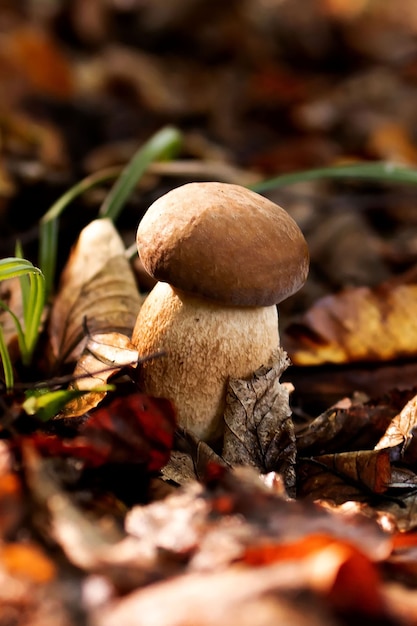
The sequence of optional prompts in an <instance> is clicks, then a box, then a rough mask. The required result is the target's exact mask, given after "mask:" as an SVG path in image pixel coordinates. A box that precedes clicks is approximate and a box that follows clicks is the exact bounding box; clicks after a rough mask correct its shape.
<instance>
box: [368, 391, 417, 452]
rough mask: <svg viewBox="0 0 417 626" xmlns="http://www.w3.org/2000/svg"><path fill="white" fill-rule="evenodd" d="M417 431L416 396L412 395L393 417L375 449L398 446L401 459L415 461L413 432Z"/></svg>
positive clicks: (415, 449)
mask: <svg viewBox="0 0 417 626" xmlns="http://www.w3.org/2000/svg"><path fill="white" fill-rule="evenodd" d="M416 432H417V396H414V398H412V399H411V400H410V401H409V402H407V404H406V405H405V407H404V408H403V409H402V411H401V412H400V413H399V414H398V415H396V416H395V417H394V419H393V420H392V421H391V423H390V425H389V426H388V428H387V430H386V431H385V433H384V435H383V437H382V438H381V439H380V440H379V442H378V443H377V445H376V446H375V449H376V450H381V449H383V448H394V447H396V446H399V448H400V452H399V455H401V459H402V460H403V461H405V460H407V461H408V462H410V461H414V462H415V461H416V459H417V456H416V452H417V447H416V445H417V444H416V442H415V434H416Z"/></svg>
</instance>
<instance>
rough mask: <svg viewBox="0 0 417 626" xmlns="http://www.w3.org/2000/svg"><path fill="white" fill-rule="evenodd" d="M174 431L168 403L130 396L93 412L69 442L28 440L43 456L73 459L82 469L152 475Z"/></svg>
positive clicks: (165, 458) (162, 460)
mask: <svg viewBox="0 0 417 626" xmlns="http://www.w3.org/2000/svg"><path fill="white" fill-rule="evenodd" d="M174 431H175V412H174V409H173V407H172V404H171V403H170V402H169V400H165V399H164V398H151V397H149V396H146V395H144V394H140V393H132V394H130V395H125V396H120V397H115V398H114V399H113V400H112V401H111V402H110V403H109V404H108V405H107V406H105V407H101V408H99V409H96V410H95V411H94V413H93V414H92V415H90V416H89V417H88V418H87V419H86V420H85V421H83V422H82V424H81V425H80V426H79V427H78V433H77V436H75V437H74V438H73V439H69V438H68V439H65V438H62V437H59V436H56V435H44V434H42V433H39V434H34V435H33V436H32V437H31V439H30V441H31V442H32V444H33V446H35V447H36V449H37V450H38V451H41V452H42V454H44V455H45V456H62V457H73V458H76V459H79V460H80V461H82V462H83V463H84V467H100V466H102V465H109V464H113V465H114V464H121V463H125V464H126V465H137V466H140V467H142V468H145V469H146V471H147V472H155V471H157V470H159V469H160V468H161V467H162V466H163V465H165V464H166V463H167V462H168V459H169V456H170V453H171V450H172V446H173V441H174Z"/></svg>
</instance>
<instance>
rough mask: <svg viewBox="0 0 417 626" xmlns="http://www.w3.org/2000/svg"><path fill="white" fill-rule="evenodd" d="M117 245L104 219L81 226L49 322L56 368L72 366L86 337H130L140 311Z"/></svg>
mask: <svg viewBox="0 0 417 626" xmlns="http://www.w3.org/2000/svg"><path fill="white" fill-rule="evenodd" d="M124 251H125V248H124V245H123V242H122V240H121V238H120V236H119V234H118V233H117V231H116V229H115V228H114V226H113V224H112V222H111V221H110V220H108V219H98V220H95V221H93V222H91V223H90V224H89V225H88V226H86V227H85V228H84V229H83V231H82V232H81V235H80V237H79V239H78V242H77V244H76V246H75V248H74V249H73V251H72V253H71V256H70V259H69V261H68V263H67V265H66V267H65V269H64V272H63V274H62V279H61V288H60V291H59V293H58V294H57V297H56V299H55V302H54V305H53V308H52V312H51V322H50V343H51V347H52V353H53V356H54V358H55V360H56V361H57V362H59V363H62V362H72V361H76V360H77V359H78V358H79V357H80V355H81V354H82V352H83V349H84V347H85V345H86V342H87V337H86V330H85V323H86V326H87V329H88V335H89V336H90V337H92V336H94V335H95V334H97V333H106V332H118V333H121V334H124V335H126V336H128V337H130V335H131V332H132V329H133V326H134V324H135V321H136V316H137V313H138V311H139V308H140V304H141V302H140V296H139V293H138V291H137V287H136V283H135V279H134V276H133V272H132V270H131V268H130V266H129V263H128V261H127V259H126V257H125V255H124Z"/></svg>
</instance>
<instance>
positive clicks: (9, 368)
mask: <svg viewBox="0 0 417 626" xmlns="http://www.w3.org/2000/svg"><path fill="white" fill-rule="evenodd" d="M0 357H1V364H2V367H3V372H4V382H5V385H6V389H7V391H10V390H11V389H13V385H14V374H13V365H12V361H11V359H10V354H9V351H8V349H7V346H6V342H5V340H4V334H3V329H2V327H1V326H0Z"/></svg>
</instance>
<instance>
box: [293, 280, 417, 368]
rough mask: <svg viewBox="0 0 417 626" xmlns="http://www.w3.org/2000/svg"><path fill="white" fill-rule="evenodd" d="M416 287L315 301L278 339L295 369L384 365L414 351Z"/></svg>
mask: <svg viewBox="0 0 417 626" xmlns="http://www.w3.org/2000/svg"><path fill="white" fill-rule="evenodd" d="M416 311H417V285H398V286H395V287H392V288H390V287H387V286H380V287H377V288H374V289H370V288H368V287H358V288H356V289H347V290H345V291H342V292H341V293H339V294H337V295H330V296H326V297H325V298H321V299H320V300H318V301H317V302H316V303H315V304H314V305H313V306H312V307H311V309H310V310H309V311H307V313H306V314H305V315H304V316H303V317H302V318H301V320H300V322H299V323H297V324H293V325H291V326H290V327H289V328H288V329H287V332H286V336H285V338H284V340H283V345H284V348H285V349H286V350H287V352H288V354H289V356H290V358H291V360H292V362H293V363H294V364H296V365H320V364H323V363H349V362H353V361H389V360H394V359H399V358H402V357H410V356H413V355H415V354H416V353H417V315H416Z"/></svg>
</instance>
